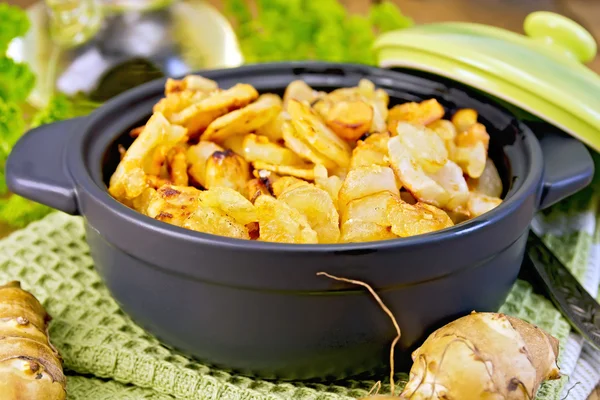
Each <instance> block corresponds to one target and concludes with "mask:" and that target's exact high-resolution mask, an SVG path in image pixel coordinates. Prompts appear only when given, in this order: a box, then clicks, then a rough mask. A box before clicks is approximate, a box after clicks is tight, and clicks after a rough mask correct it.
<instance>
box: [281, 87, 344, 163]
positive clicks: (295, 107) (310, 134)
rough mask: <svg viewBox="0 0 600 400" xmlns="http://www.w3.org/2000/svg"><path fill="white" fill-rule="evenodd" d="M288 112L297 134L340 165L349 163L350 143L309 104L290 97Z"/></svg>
mask: <svg viewBox="0 0 600 400" xmlns="http://www.w3.org/2000/svg"><path fill="white" fill-rule="evenodd" d="M288 112H289V113H290V116H291V118H292V125H293V126H294V128H295V129H296V132H297V133H298V136H300V137H301V138H302V139H303V140H305V141H306V142H307V143H308V144H310V145H311V146H312V147H313V148H315V149H316V150H317V151H318V152H319V153H320V154H323V155H324V156H325V157H327V158H329V159H330V160H332V161H334V162H335V163H336V164H337V165H339V166H340V167H347V166H348V165H350V156H351V154H352V150H351V148H350V145H349V144H348V143H347V142H345V141H344V140H343V139H340V138H339V137H338V136H337V135H336V134H335V133H333V131H332V130H331V129H329V127H327V125H326V124H325V123H324V122H323V121H322V120H321V118H320V117H319V116H318V115H317V114H316V113H315V112H314V111H313V110H312V109H311V108H310V106H308V105H306V104H304V103H301V102H299V101H297V100H293V99H292V100H290V103H289V105H288Z"/></svg>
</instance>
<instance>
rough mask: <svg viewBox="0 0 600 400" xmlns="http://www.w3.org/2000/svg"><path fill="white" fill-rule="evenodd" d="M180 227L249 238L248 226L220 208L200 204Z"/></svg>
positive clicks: (237, 237)
mask: <svg viewBox="0 0 600 400" xmlns="http://www.w3.org/2000/svg"><path fill="white" fill-rule="evenodd" d="M182 227H184V228H186V229H191V230H193V231H197V232H204V233H210V234H213V235H219V236H228V237H231V238H235V239H246V240H250V234H249V232H248V228H246V227H245V226H244V225H241V224H239V223H237V222H236V221H235V219H233V218H232V217H230V216H229V215H226V214H225V213H223V212H222V211H221V210H219V209H216V208H212V207H207V206H200V207H198V208H196V210H194V212H193V213H192V214H191V215H190V216H189V217H188V218H187V219H186V220H185V221H184V222H183V225H182Z"/></svg>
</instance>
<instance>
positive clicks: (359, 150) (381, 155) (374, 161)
mask: <svg viewBox="0 0 600 400" xmlns="http://www.w3.org/2000/svg"><path fill="white" fill-rule="evenodd" d="M389 139H390V135H389V133H387V132H385V133H374V134H372V135H370V136H369V137H368V138H366V139H365V140H359V141H358V142H357V143H356V147H355V148H354V150H352V159H351V160H350V168H351V169H353V168H356V167H361V166H370V165H382V166H388V165H389V162H388V161H387V152H388V149H387V142H388V140H389Z"/></svg>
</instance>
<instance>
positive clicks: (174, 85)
mask: <svg viewBox="0 0 600 400" xmlns="http://www.w3.org/2000/svg"><path fill="white" fill-rule="evenodd" d="M217 89H219V85H218V84H217V82H215V81H213V80H211V79H208V78H205V77H203V76H200V75H188V76H186V77H184V78H183V79H181V80H177V79H172V78H168V79H167V83H166V84H165V95H168V94H169V93H177V92H183V91H184V90H189V91H193V92H197V91H199V92H212V91H215V90H217Z"/></svg>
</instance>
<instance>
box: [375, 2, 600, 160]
mask: <svg viewBox="0 0 600 400" xmlns="http://www.w3.org/2000/svg"><path fill="white" fill-rule="evenodd" d="M524 30H525V33H526V35H527V36H524V35H520V34H517V33H513V32H510V31H507V30H504V29H500V28H495V27H491V26H487V25H480V24H473V23H459V22H449V23H437V24H424V25H417V26H414V27H411V28H407V29H404V30H399V31H393V32H388V33H385V34H383V35H381V36H380V37H379V38H378V39H377V40H376V42H375V50H376V52H377V55H378V60H379V65H380V66H381V67H388V68H389V67H404V68H412V69H418V70H422V71H427V72H432V73H435V74H438V75H441V76H445V77H448V78H450V79H454V80H456V81H459V82H462V83H465V84H467V85H470V86H472V87H475V88H477V89H479V90H482V91H485V92H487V93H490V94H492V95H494V96H496V97H498V98H501V99H503V100H505V101H507V102H509V103H511V104H514V105H516V106H518V107H520V108H522V109H524V110H526V111H528V112H529V113H531V114H533V115H535V116H537V117H539V118H542V119H544V120H546V121H548V122H549V123H551V124H553V125H555V126H557V127H559V128H561V129H562V130H564V131H565V132H567V133H570V134H571V135H573V136H574V137H576V138H578V139H579V140H581V141H582V142H584V143H586V144H587V145H589V146H590V147H591V148H593V149H594V150H596V151H600V76H598V74H596V73H595V72H593V71H592V70H590V69H589V68H587V67H586V66H585V65H584V64H583V63H585V62H589V61H591V60H593V59H594V57H595V56H596V51H597V46H596V42H595V41H594V38H593V37H592V35H591V34H590V33H589V32H588V31H586V30H585V29H584V28H583V27H582V26H580V25H579V24H577V23H575V22H574V21H572V20H570V19H568V18H565V17H563V16H561V15H558V14H554V13H550V12H535V13H533V14H530V15H529V16H528V17H527V18H526V19H525V23H524Z"/></svg>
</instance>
